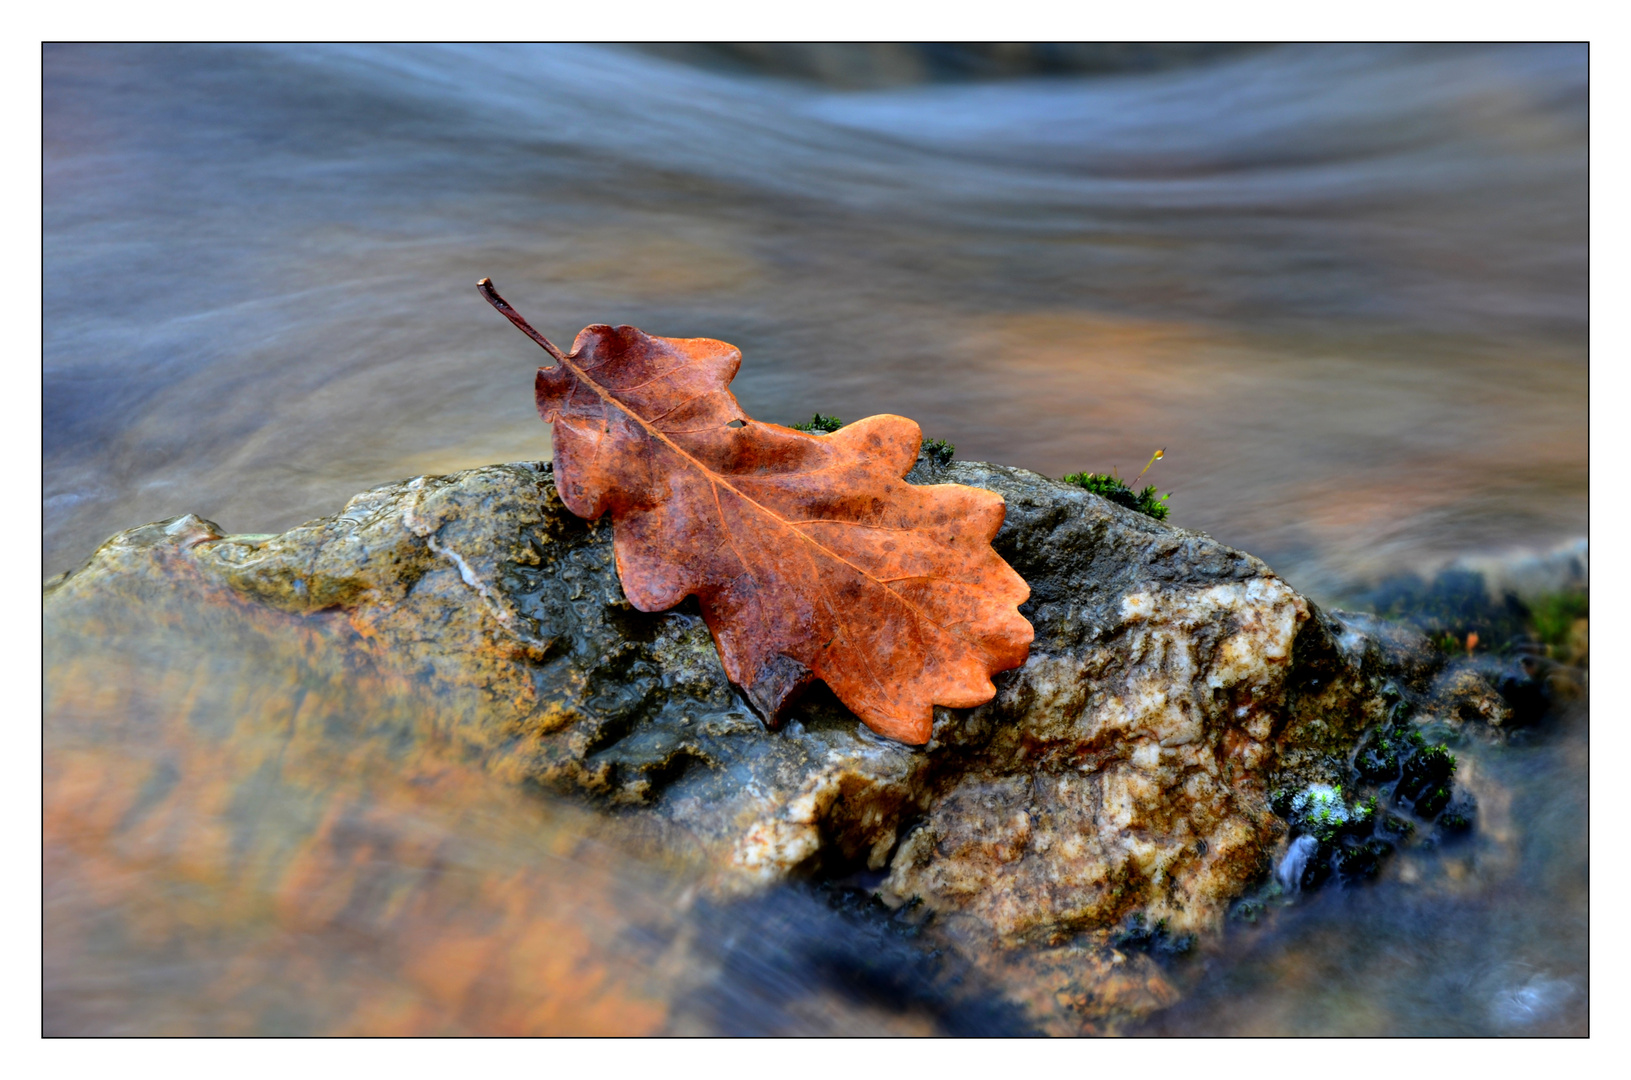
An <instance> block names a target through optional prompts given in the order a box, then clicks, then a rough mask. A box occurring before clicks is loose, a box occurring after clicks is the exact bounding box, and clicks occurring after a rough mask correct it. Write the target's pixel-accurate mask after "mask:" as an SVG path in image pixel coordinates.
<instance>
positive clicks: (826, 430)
mask: <svg viewBox="0 0 1631 1080" xmlns="http://www.w3.org/2000/svg"><path fill="white" fill-rule="evenodd" d="M843 426H844V421H842V420H840V419H838V417H836V416H823V415H821V414H820V413H816V414H815V415H814V416H812V417H810V422H809V423H807V424H794V425H792V427H793V430H794V431H813V432H815V433H816V434H817V435H831V434H832V433H833V432H835V431H837V430H838V429H839V428H841V427H843Z"/></svg>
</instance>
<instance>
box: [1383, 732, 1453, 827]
mask: <svg viewBox="0 0 1631 1080" xmlns="http://www.w3.org/2000/svg"><path fill="white" fill-rule="evenodd" d="M1454 775H1455V755H1454V754H1452V753H1450V750H1449V748H1448V747H1446V746H1443V745H1440V746H1429V747H1427V748H1426V749H1425V750H1418V751H1417V752H1416V753H1415V754H1413V755H1411V757H1410V760H1409V761H1406V762H1405V763H1404V768H1403V769H1402V770H1401V775H1400V777H1399V786H1398V787H1396V788H1394V789H1393V797H1394V799H1395V800H1397V801H1399V802H1410V803H1414V804H1415V811H1416V816H1417V817H1421V818H1426V819H1428V820H1429V821H1430V820H1432V819H1433V818H1435V817H1437V816H1438V813H1439V811H1441V810H1443V809H1444V808H1445V807H1446V806H1448V805H1449V802H1450V778H1451V777H1452V776H1454Z"/></svg>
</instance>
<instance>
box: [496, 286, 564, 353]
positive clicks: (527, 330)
mask: <svg viewBox="0 0 1631 1080" xmlns="http://www.w3.org/2000/svg"><path fill="white" fill-rule="evenodd" d="M476 289H477V290H478V291H479V292H480V293H481V295H482V296H485V297H486V298H487V302H488V303H489V304H491V305H493V306H494V307H495V308H497V309H498V313H499V314H500V315H502V316H504V317H505V318H506V319H508V320H510V321H511V322H512V323H514V324H515V328H516V329H517V330H519V331H521V332H522V333H523V334H525V335H527V336H528V337H530V338H531V339H532V340H534V341H536V342H537V343H538V344H539V345H541V346H543V349H544V351H545V352H547V353H548V354H549V355H551V356H553V357H554V358H555V359H556V360H558V361H562V362H564V361H565V360H566V357H565V356H564V355H563V354H562V353H561V350H559V349H557V348H556V347H555V346H554V344H552V343H551V342H550V340H549V339H548V338H546V337H545V336H544V335H542V334H540V333H539V332H538V331H536V330H534V329H533V328H532V324H531V323H529V322H527V320H525V319H523V318H522V317H521V313H520V312H519V311H517V310H515V309H514V308H513V307H511V306H510V302H509V301H508V300H506V299H504V298H503V297H502V296H500V295H498V290H497V289H495V288H493V279H492V278H485V277H484V278H482V279H481V280H480V281H478V282H476Z"/></svg>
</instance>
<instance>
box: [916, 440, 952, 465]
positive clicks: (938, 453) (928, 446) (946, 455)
mask: <svg viewBox="0 0 1631 1080" xmlns="http://www.w3.org/2000/svg"><path fill="white" fill-rule="evenodd" d="M923 452H924V453H925V454H928V455H929V457H931V458H932V459H934V461H935V463H936V464H938V465H950V464H951V459H952V455H953V454H955V453H956V452H957V447H955V446H953V445H952V444H951V443H949V442H947V441H946V440H945V439H924V440H923Z"/></svg>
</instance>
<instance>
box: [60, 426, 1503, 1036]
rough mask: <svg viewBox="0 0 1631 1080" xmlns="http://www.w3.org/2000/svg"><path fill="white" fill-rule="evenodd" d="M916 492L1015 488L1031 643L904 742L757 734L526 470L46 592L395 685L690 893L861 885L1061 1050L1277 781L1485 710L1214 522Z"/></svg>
mask: <svg viewBox="0 0 1631 1080" xmlns="http://www.w3.org/2000/svg"><path fill="white" fill-rule="evenodd" d="M908 479H910V480H912V481H913V482H916V483H937V482H956V483H960V484H968V485H973V486H975V487H981V488H986V489H989V490H992V491H995V492H998V493H999V494H1001V495H1002V496H1003V498H1004V499H1005V500H1006V504H1007V514H1006V519H1005V522H1004V525H1003V527H1002V531H1001V533H1000V534H999V535H998V537H997V539H996V541H995V547H996V549H997V551H998V552H999V553H1000V554H1001V555H1002V556H1003V558H1004V559H1006V560H1007V561H1008V562H1009V563H1010V564H1011V565H1012V566H1013V567H1014V568H1015V569H1016V570H1017V571H1019V573H1020V574H1021V575H1023V576H1024V578H1025V579H1026V581H1027V582H1029V584H1030V586H1031V598H1030V600H1029V602H1028V603H1027V604H1026V605H1025V606H1024V607H1023V608H1022V609H1021V610H1022V613H1023V614H1024V615H1025V616H1026V617H1027V618H1028V619H1029V620H1030V621H1031V622H1032V624H1033V625H1034V626H1035V629H1036V638H1035V643H1034V645H1033V647H1032V651H1031V655H1030V659H1029V660H1028V662H1027V663H1026V664H1025V665H1024V666H1023V667H1022V668H1020V669H1017V670H1014V671H1010V672H1006V673H1004V674H1002V675H1000V676H998V677H997V679H996V683H997V686H998V694H997V697H996V698H995V700H993V701H992V702H990V703H989V704H987V705H985V706H982V707H980V708H976V709H970V710H946V709H937V711H936V720H935V725H934V734H933V738H932V740H931V742H930V743H929V745H928V746H927V747H923V748H912V747H907V746H904V745H901V744H898V743H894V742H891V741H888V740H886V739H883V738H881V737H878V736H876V735H873V734H872V733H871V732H869V731H867V730H866V729H865V728H864V727H863V726H862V725H861V724H860V723H858V722H857V720H856V719H855V717H854V716H852V715H850V714H849V713H848V712H847V711H846V710H845V709H844V708H843V707H842V706H841V705H839V704H838V702H837V701H836V699H834V698H833V697H832V696H831V694H830V693H828V692H826V691H825V690H824V689H823V688H821V687H819V686H818V687H817V688H816V689H815V690H813V691H812V692H811V693H810V694H809V695H807V696H806V697H805V698H804V699H803V701H802V702H801V703H800V704H799V705H798V706H796V707H795V708H794V709H793V711H792V712H791V714H790V719H789V720H788V722H787V723H786V724H785V725H784V727H783V728H782V729H781V730H779V731H769V730H767V729H766V728H765V726H764V725H763V724H762V723H761V721H760V719H759V718H758V717H757V716H756V715H755V713H754V712H753V711H752V709H751V708H750V707H749V706H748V705H747V704H746V703H745V702H744V700H743V699H742V697H741V696H740V695H739V694H738V693H737V692H736V690H735V689H734V688H733V687H732V686H731V685H730V683H729V682H728V681H727V680H726V678H725V676H724V673H723V671H722V669H721V667H720V663H719V659H718V656H717V653H716V652H715V649H714V646H713V643H712V640H711V638H710V636H709V633H708V629H707V627H706V626H705V625H704V624H703V622H702V620H701V618H700V616H699V615H698V614H697V612H696V610H695V608H694V606H693V605H692V603H691V602H690V601H687V602H686V604H682V605H681V606H680V607H679V608H677V609H675V610H673V611H669V612H665V613H660V614H646V613H642V612H639V611H636V610H634V609H633V608H632V607H631V606H630V605H629V604H628V603H627V602H626V601H625V600H624V598H623V594H622V590H621V589H620V587H619V584H618V579H617V574H616V570H615V566H614V559H613V553H612V542H611V541H612V536H611V530H610V528H609V527H608V526H606V525H605V524H603V523H593V522H587V521H583V520H580V519H579V518H577V517H575V516H573V515H572V514H571V513H570V512H568V511H567V510H566V509H565V508H564V506H563V505H562V503H561V501H560V498H559V496H558V494H557V492H556V489H555V486H554V483H553V479H552V473H551V471H550V467H549V466H548V465H547V464H535V463H519V464H510V465H497V466H490V467H486V468H481V469H473V470H470V471H466V472H462V473H457V474H453V475H450V476H425V477H419V478H416V479H413V480H410V481H407V482H403V483H397V484H391V485H387V486H384V487H380V488H377V489H375V490H372V491H369V492H365V493H363V494H361V495H358V496H357V497H355V498H353V499H352V500H351V501H350V502H349V503H348V504H347V505H346V506H345V508H344V509H343V510H342V511H341V512H340V513H339V514H337V515H335V516H334V517H331V518H324V519H320V520H318V521H313V522H310V523H308V524H306V525H303V526H300V527H299V528H296V529H292V530H290V531H289V532H287V533H283V534H281V535H276V536H263V535H255V536H245V535H239V536H222V535H221V534H220V532H219V530H218V529H217V528H216V527H215V526H214V525H213V524H212V523H210V522H209V521H206V520H203V519H201V518H198V517H195V516H191V515H189V516H185V517H181V518H176V519H173V520H170V521H167V522H160V523H157V524H154V525H148V526H144V527H142V528H139V529H134V530H131V531H129V532H125V533H121V534H120V535H118V536H116V537H114V538H113V539H111V540H109V541H108V542H107V543H106V544H104V545H103V546H102V547H101V548H100V549H99V550H98V551H97V552H96V553H95V554H94V555H93V556H92V557H91V559H90V560H89V561H88V562H87V563H86V564H85V565H84V566H83V567H82V568H81V569H79V570H78V571H75V572H74V573H72V574H70V575H66V576H65V577H63V578H59V579H57V580H56V581H53V582H51V583H49V584H48V585H47V589H46V616H47V629H48V643H49V642H53V641H54V642H62V641H67V640H70V639H72V638H79V639H83V638H86V637H91V638H94V637H96V636H97V635H103V636H106V635H118V634H131V633H137V632H141V631H140V627H141V626H142V625H146V624H153V625H156V624H158V623H167V624H169V625H171V626H174V625H176V624H188V623H196V624H198V625H199V626H200V627H210V628H213V629H211V630H210V631H209V632H211V633H217V632H222V633H224V632H230V633H232V634H234V635H236V636H237V637H239V638H242V637H244V636H245V635H248V636H251V637H255V636H257V635H258V637H259V638H260V639H262V640H263V641H264V647H265V648H266V649H267V650H268V651H269V652H270V651H277V650H283V651H288V650H314V649H317V650H324V651H326V652H327V653H330V654H332V655H336V656H339V657H340V658H341V660H340V661H338V662H334V661H331V662H328V663H327V664H326V665H324V666H321V667H319V668H314V669H313V670H314V671H316V670H320V671H323V672H327V673H328V674H327V675H324V676H322V677H316V676H314V677H313V678H312V679H311V680H310V681H311V685H309V686H308V687H306V688H305V690H304V691H303V692H304V693H308V694H315V695H321V694H323V693H324V692H325V689H324V679H325V678H329V679H343V678H345V677H346V675H345V672H347V671H348V670H362V669H364V668H366V669H367V670H368V671H370V672H376V673H384V675H386V676H388V677H390V678H392V679H395V680H398V682H399V683H400V684H401V685H407V686H412V687H416V688H417V690H416V692H417V693H420V694H423V695H430V696H431V699H432V700H433V701H434V704H435V708H434V709H433V710H432V715H434V717H435V720H434V730H430V731H424V730H417V729H415V730H405V731H403V732H398V733H396V734H395V735H393V736H392V739H394V740H395V742H394V743H392V742H391V740H390V739H387V740H386V743H388V744H391V745H395V744H397V743H401V742H402V741H404V740H421V741H422V740H431V741H436V742H439V743H442V744H445V746H446V747H447V748H448V749H449V751H450V752H451V753H453V754H455V755H456V756H458V757H459V758H461V759H462V760H465V761H468V762H471V763H474V764H477V765H479V766H480V767H482V768H484V769H485V770H487V771H488V773H489V774H490V775H493V776H494V777H495V778H496V779H497V780H498V781H500V782H507V783H509V784H513V785H518V786H521V787H527V786H534V785H535V786H538V787H542V788H545V789H550V790H554V791H559V792H565V793H568V794H571V795H573V796H575V797H578V798H581V799H584V800H586V801H588V802H589V803H590V804H592V805H596V806H599V807H601V808H602V809H603V810H604V811H605V812H606V813H608V814H612V815H616V816H619V817H622V818H624V819H627V820H633V821H636V822H640V823H643V824H642V827H643V828H644V829H646V830H647V832H648V834H649V835H650V837H651V838H652V842H653V843H654V844H660V845H662V846H663V847H664V848H666V849H669V850H684V851H686V852H689V853H691V854H692V855H694V856H695V857H696V858H697V859H698V860H700V861H701V862H703V863H704V864H706V865H708V866H709V867H710V868H711V873H712V879H711V886H712V892H713V895H714V897H715V900H714V901H710V902H718V900H719V898H725V899H726V900H728V899H729V898H730V897H733V896H734V897H751V896H753V895H756V894H757V893H759V892H760V891H761V890H762V889H763V888H764V887H765V886H767V885H770V884H774V883H777V882H780V881H784V880H787V879H790V878H792V879H809V878H815V879H820V880H842V881H849V882H855V881H863V882H864V883H865V885H864V888H865V889H866V890H869V891H870V892H871V893H872V894H873V896H874V898H875V900H876V901H877V902H879V903H881V905H883V906H886V907H887V908H891V909H895V910H896V911H897V913H898V914H900V915H901V916H902V917H906V918H909V919H910V920H911V921H912V922H913V923H914V925H921V926H923V927H925V928H926V929H925V930H924V934H925V935H926V936H927V937H928V938H930V939H932V940H933V942H934V943H935V944H936V945H937V946H939V947H949V948H950V949H952V950H953V951H954V952H956V953H959V954H960V955H963V956H966V957H968V958H969V959H970V962H971V963H973V964H975V965H976V966H977V967H978V968H979V969H980V970H981V972H982V975H983V976H989V977H991V978H992V979H994V980H995V981H996V983H997V984H998V985H1001V986H1006V987H1008V988H1009V991H1010V997H1011V998H1012V999H1013V1000H1015V1001H1018V1002H1020V1003H1021V1004H1022V1005H1023V1006H1024V1008H1025V1010H1026V1011H1027V1014H1028V1015H1030V1016H1032V1017H1033V1018H1034V1019H1035V1021H1036V1023H1038V1024H1039V1025H1040V1026H1041V1028H1042V1029H1044V1030H1050V1031H1061V1032H1063V1031H1092V1030H1109V1029H1113V1027H1114V1026H1115V1023H1116V1022H1117V1018H1126V1017H1132V1016H1137V1015H1141V1014H1144V1013H1147V1012H1149V1011H1150V1010H1152V1009H1155V1008H1159V1007H1162V1006H1163V1005H1166V1004H1169V1003H1170V1002H1171V1001H1172V1000H1173V999H1174V996H1175V993H1176V992H1175V991H1174V989H1173V987H1172V986H1171V985H1170V984H1169V983H1167V982H1166V980H1165V979H1164V977H1163V976H1162V973H1161V965H1160V964H1159V963H1157V962H1156V961H1155V960H1153V959H1152V958H1151V956H1152V953H1154V952H1158V951H1159V950H1152V949H1150V948H1148V947H1147V946H1148V945H1149V944H1150V942H1151V941H1152V940H1154V941H1157V943H1158V944H1159V943H1160V942H1171V941H1180V942H1189V941H1194V940H1196V939H1197V938H1198V939H1200V940H1203V941H1204V940H1205V938H1206V937H1207V935H1209V934H1211V933H1213V932H1214V931H1216V930H1217V928H1218V927H1219V926H1220V924H1221V922H1222V920H1223V918H1224V916H1225V914H1226V912H1227V911H1228V910H1229V907H1230V905H1231V904H1232V903H1234V902H1236V901H1237V900H1238V899H1239V898H1240V897H1242V896H1243V895H1245V894H1246V893H1247V892H1248V891H1249V890H1250V889H1252V888H1256V887H1260V886H1261V884H1262V883H1263V882H1265V881H1269V880H1271V879H1272V871H1273V870H1274V868H1275V867H1276V866H1277V865H1278V864H1280V863H1281V862H1282V861H1283V859H1284V857H1285V854H1286V852H1287V845H1288V842H1289V841H1290V840H1292V839H1293V837H1292V836H1290V835H1289V834H1290V833H1292V832H1293V831H1294V830H1295V828H1296V820H1297V814H1298V813H1301V812H1303V811H1304V810H1306V804H1307V803H1308V800H1307V798H1305V799H1304V804H1305V805H1303V806H1301V807H1300V808H1299V810H1298V811H1296V812H1293V811H1291V810H1290V809H1289V805H1290V804H1289V803H1287V805H1286V806H1283V807H1281V808H1280V809H1281V810H1282V811H1283V814H1277V813H1276V812H1275V808H1274V807H1273V806H1271V795H1273V794H1275V793H1276V792H1287V791H1293V792H1294V791H1303V790H1308V789H1310V788H1311V787H1317V786H1319V785H1337V784H1341V783H1342V782H1344V781H1345V780H1350V778H1351V777H1352V776H1353V770H1354V765H1353V764H1352V763H1353V761H1354V755H1355V752H1356V750H1357V749H1358V748H1359V746H1360V742H1361V740H1362V738H1363V737H1364V736H1365V734H1366V732H1367V731H1371V730H1374V729H1377V728H1378V725H1381V724H1383V723H1384V722H1391V721H1390V718H1395V719H1396V716H1397V709H1396V705H1397V702H1398V700H1399V697H1400V695H1401V694H1405V695H1410V696H1413V697H1414V698H1417V699H1420V700H1423V701H1426V700H1438V699H1435V698H1433V695H1435V694H1437V695H1439V697H1440V698H1443V699H1444V700H1447V701H1451V707H1450V708H1449V709H1448V710H1447V711H1449V712H1451V713H1453V714H1454V715H1457V716H1460V715H1463V714H1465V715H1469V716H1470V715H1473V714H1476V713H1477V712H1478V710H1479V709H1480V708H1482V709H1484V710H1485V711H1487V712H1498V711H1499V710H1500V708H1501V707H1502V706H1501V704H1500V701H1499V697H1498V695H1496V696H1493V697H1492V696H1491V694H1492V691H1491V688H1490V685H1489V683H1488V681H1487V680H1481V679H1479V678H1478V677H1476V673H1472V672H1467V673H1462V674H1460V675H1457V676H1456V678H1457V679H1460V680H1461V681H1463V682H1465V683H1466V685H1465V686H1464V687H1460V689H1457V687H1456V686H1451V685H1448V684H1447V683H1446V681H1445V680H1444V679H1442V678H1439V669H1440V667H1441V666H1442V658H1441V656H1440V654H1438V653H1436V652H1434V651H1433V650H1431V649H1430V648H1429V647H1428V646H1427V644H1426V642H1425V639H1423V638H1421V637H1419V636H1417V635H1415V634H1414V633H1413V632H1410V631H1406V630H1402V629H1400V628H1398V627H1396V626H1394V625H1392V624H1389V623H1386V622H1383V621H1381V620H1378V619H1375V618H1372V617H1366V616H1345V615H1338V614H1335V613H1327V612H1322V611H1320V610H1319V609H1317V608H1316V607H1315V606H1314V605H1313V604H1312V603H1310V602H1309V601H1308V600H1307V599H1306V598H1304V597H1302V596H1300V595H1298V594H1297V593H1296V592H1295V591H1294V590H1292V589H1291V588H1290V587H1289V586H1288V585H1287V584H1286V583H1285V582H1283V581H1281V580H1280V579H1279V578H1278V577H1276V576H1275V574H1274V573H1273V572H1272V571H1271V570H1270V569H1269V568H1268V567H1267V566H1265V565H1264V564H1263V563H1262V562H1261V561H1259V560H1257V559H1255V558H1253V557H1252V556H1250V555H1246V554H1244V553H1242V552H1239V551H1234V550H1232V549H1230V548H1227V547H1225V546H1223V545H1222V544H1219V543H1217V542H1216V541H1214V540H1212V539H1211V538H1209V537H1207V536H1204V535H1201V534H1197V533H1192V532H1187V531H1185V530H1183V529H1180V528H1175V527H1173V526H1170V525H1167V524H1164V523H1160V522H1157V521H1154V520H1152V519H1150V518H1148V517H1145V516H1143V515H1140V514H1138V513H1135V512H1133V511H1130V510H1126V509H1123V508H1121V507H1117V506H1115V505H1112V504H1111V503H1109V502H1107V501H1105V500H1103V499H1101V498H1099V497H1097V496H1095V495H1091V494H1088V493H1087V492H1084V491H1082V490H1080V489H1078V488H1074V487H1072V486H1069V485H1065V484H1060V483H1056V482H1053V481H1050V480H1047V479H1046V478H1044V477H1041V476H1039V475H1037V474H1034V473H1030V472H1026V471H1024V470H1019V469H1012V468H1006V467H1003V466H998V465H989V464H982V463H977V462H954V463H950V464H945V465H942V464H939V463H936V462H935V461H933V460H932V459H930V458H929V457H926V456H925V457H923V458H920V459H919V462H918V464H917V466H916V467H915V469H914V471H913V472H912V474H910V476H909V477H908ZM144 620H145V621H146V622H145V623H144ZM294 628H298V629H297V630H296V629H294ZM1435 678H1437V679H1438V683H1436V684H1435V682H1434V680H1435ZM1445 695H1449V697H1448V698H1446V697H1444V696H1445ZM1452 699H1453V700H1452ZM328 722H330V723H334V722H335V721H333V720H330V721H328ZM356 722H357V723H359V724H366V723H368V722H369V721H368V720H367V719H366V718H365V717H359V718H357V720H356ZM1378 767H1379V768H1386V767H1389V766H1378ZM1390 775H1391V774H1390ZM1438 779H1439V778H1436V776H1435V777H1429V778H1427V780H1426V781H1423V783H1424V784H1426V783H1429V782H1431V783H1436V782H1437V780H1438ZM1282 801H1284V799H1282ZM1288 822H1289V823H1288ZM1322 842H1323V841H1322ZM1355 858H1358V856H1355ZM1130 927H1131V928H1132V930H1131V931H1130V930H1129V928H1130ZM1156 927H1158V928H1159V934H1158V935H1157V934H1154V933H1153V931H1147V930H1146V929H1143V928H1156ZM1140 935H1142V936H1140ZM1141 944H1142V946H1144V947H1140V946H1141Z"/></svg>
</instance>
